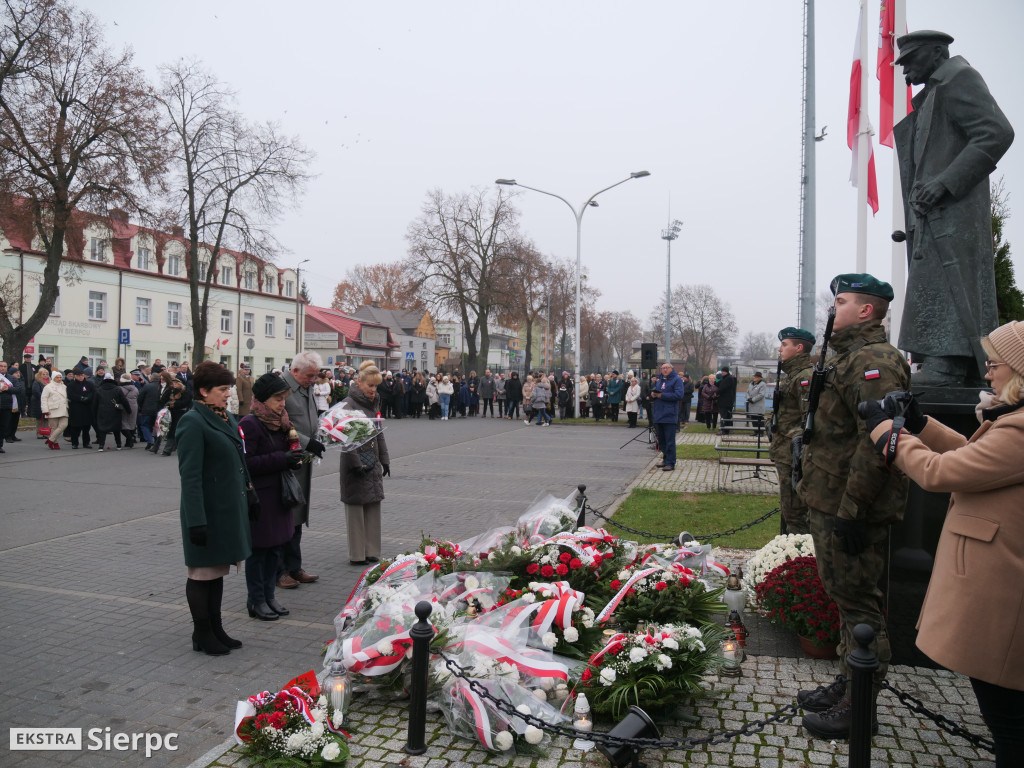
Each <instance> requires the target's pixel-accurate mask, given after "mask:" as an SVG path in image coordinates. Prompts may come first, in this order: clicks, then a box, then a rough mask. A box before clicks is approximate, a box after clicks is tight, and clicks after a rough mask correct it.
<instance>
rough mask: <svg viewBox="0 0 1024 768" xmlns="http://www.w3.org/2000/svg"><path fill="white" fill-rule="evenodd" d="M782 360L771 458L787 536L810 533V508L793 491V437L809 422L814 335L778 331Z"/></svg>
mask: <svg viewBox="0 0 1024 768" xmlns="http://www.w3.org/2000/svg"><path fill="white" fill-rule="evenodd" d="M779 342H780V344H779V359H780V360H781V361H782V373H783V376H782V378H780V379H779V382H778V383H777V384H776V385H775V396H774V397H773V398H772V409H773V410H774V415H773V416H772V445H771V451H770V453H769V455H770V456H771V457H772V461H774V462H775V468H776V470H777V471H778V473H779V509H780V511H781V512H782V521H783V524H784V526H785V532H786V533H810V532H811V529H810V527H809V526H808V523H807V505H806V504H804V502H803V500H802V499H801V498H800V497H799V496H797V495H796V493H794V492H793V483H792V477H793V454H792V443H793V438H794V437H796V436H797V435H799V434H800V433H801V432H803V429H804V422H805V421H806V420H807V394H808V392H809V391H810V388H811V387H810V384H811V369H812V368H813V367H814V363H813V362H811V350H812V349H813V348H814V334H813V333H811V332H810V331H805V330H804V329H803V328H793V327H789V328H783V329H782V330H781V331H779Z"/></svg>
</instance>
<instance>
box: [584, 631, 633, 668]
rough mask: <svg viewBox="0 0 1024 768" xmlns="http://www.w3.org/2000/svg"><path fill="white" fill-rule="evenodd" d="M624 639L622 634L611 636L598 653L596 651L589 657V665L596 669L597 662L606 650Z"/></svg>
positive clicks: (624, 635)
mask: <svg viewBox="0 0 1024 768" xmlns="http://www.w3.org/2000/svg"><path fill="white" fill-rule="evenodd" d="M626 637H627V635H626V634H625V633H624V632H619V633H618V634H617V635H612V636H611V637H610V638H609V639H608V642H607V643H605V646H604V648H602V649H601V650H600V651H598V652H597V653H595V654H594V655H593V656H591V657H590V663H591V664H593V665H594V666H595V667H596V666H597V664H598V662H599V661H601V657H602V656H604V655H605V654H606V653H608V649H609V648H611V647H612V646H613V645H616V644H617V643H621V642H622V641H623V640H625V639H626Z"/></svg>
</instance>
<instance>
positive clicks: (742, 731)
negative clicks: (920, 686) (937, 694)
mask: <svg viewBox="0 0 1024 768" xmlns="http://www.w3.org/2000/svg"><path fill="white" fill-rule="evenodd" d="M439 655H440V657H441V658H442V659H444V663H445V665H446V666H447V667H448V670H449V671H450V672H451V673H452V674H453V675H455V676H456V677H458V678H460V679H462V680H465V681H466V683H467V684H468V685H469V687H470V688H471V689H472V690H473V691H474V692H475V693H477V694H479V695H480V696H482V697H483V698H485V699H487V700H488V701H490V702H492V703H493V704H494V706H495V707H496V708H497V709H499V710H500V711H502V712H503V713H505V714H506V715H508V716H509V717H518V718H521V719H522V720H523V721H524V722H525V723H527V724H528V725H532V726H534V727H536V728H540V729H541V730H542V731H547V732H548V733H551V734H554V735H556V736H565V737H567V738H570V739H585V740H586V741H592V742H594V743H595V744H607V745H608V746H613V747H621V746H629V747H634V748H636V749H687V750H688V749H695V748H697V747H702V746H705V745H710V744H724V743H725V742H727V741H731V740H732V739H734V738H736V737H737V736H749V735H751V734H754V733H758V732H760V731H763V730H764V729H765V728H766V727H767V726H769V725H772V724H773V723H788V722H790V721H791V720H792V719H793V718H794V717H796V716H797V714H799V711H800V709H799V707H798V706H797V705H796V704H788V705H786V706H785V707H782V708H781V709H778V710H776V711H775V712H773V713H772V714H770V715H769V716H768V717H766V718H765V719H764V720H754V721H751V722H747V723H744V724H743V725H742V726H740V727H739V728H736V729H734V730H723V731H713V732H711V733H709V734H708V735H707V736H700V737H696V738H688V739H639V738H632V739H631V738H626V737H622V736H612V735H611V734H610V733H597V732H588V733H584V732H582V731H577V730H576V729H575V728H572V727H569V726H564V725H555V724H553V723H549V722H547V721H546V720H542V719H541V718H539V717H537V716H536V715H527V714H524V713H522V712H520V711H519V710H518V709H516V708H515V707H514V706H513V705H512V703H511V702H510V701H507V700H506V699H502V698H498V697H497V696H494V695H493V694H492V693H491V692H490V691H489V690H487V687H486V686H485V685H483V684H482V683H480V682H479V681H478V680H474V679H473V678H471V677H469V676H468V675H466V673H465V670H464V669H463V668H462V667H460V666H459V664H458V663H457V662H456V661H455V660H453V659H451V658H449V657H448V656H446V655H445V654H444V653H443V652H439ZM828 687H829V686H828V685H821V686H818V688H817V689H816V690H815V693H819V692H824V691H825V690H826V689H827V688H828Z"/></svg>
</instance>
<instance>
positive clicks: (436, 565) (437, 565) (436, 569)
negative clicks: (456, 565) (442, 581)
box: [430, 563, 441, 571]
mask: <svg viewBox="0 0 1024 768" xmlns="http://www.w3.org/2000/svg"><path fill="white" fill-rule="evenodd" d="M430 569H431V570H432V571H440V570H441V564H440V563H434V564H433V565H432V566H430Z"/></svg>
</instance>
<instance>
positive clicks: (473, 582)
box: [465, 576, 480, 589]
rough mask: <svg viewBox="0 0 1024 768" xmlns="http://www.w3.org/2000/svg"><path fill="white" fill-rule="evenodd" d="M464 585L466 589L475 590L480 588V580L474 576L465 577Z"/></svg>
mask: <svg viewBox="0 0 1024 768" xmlns="http://www.w3.org/2000/svg"><path fill="white" fill-rule="evenodd" d="M465 585H466V589H476V588H477V587H479V586H480V580H479V579H477V577H476V576H467V577H466V581H465Z"/></svg>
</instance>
